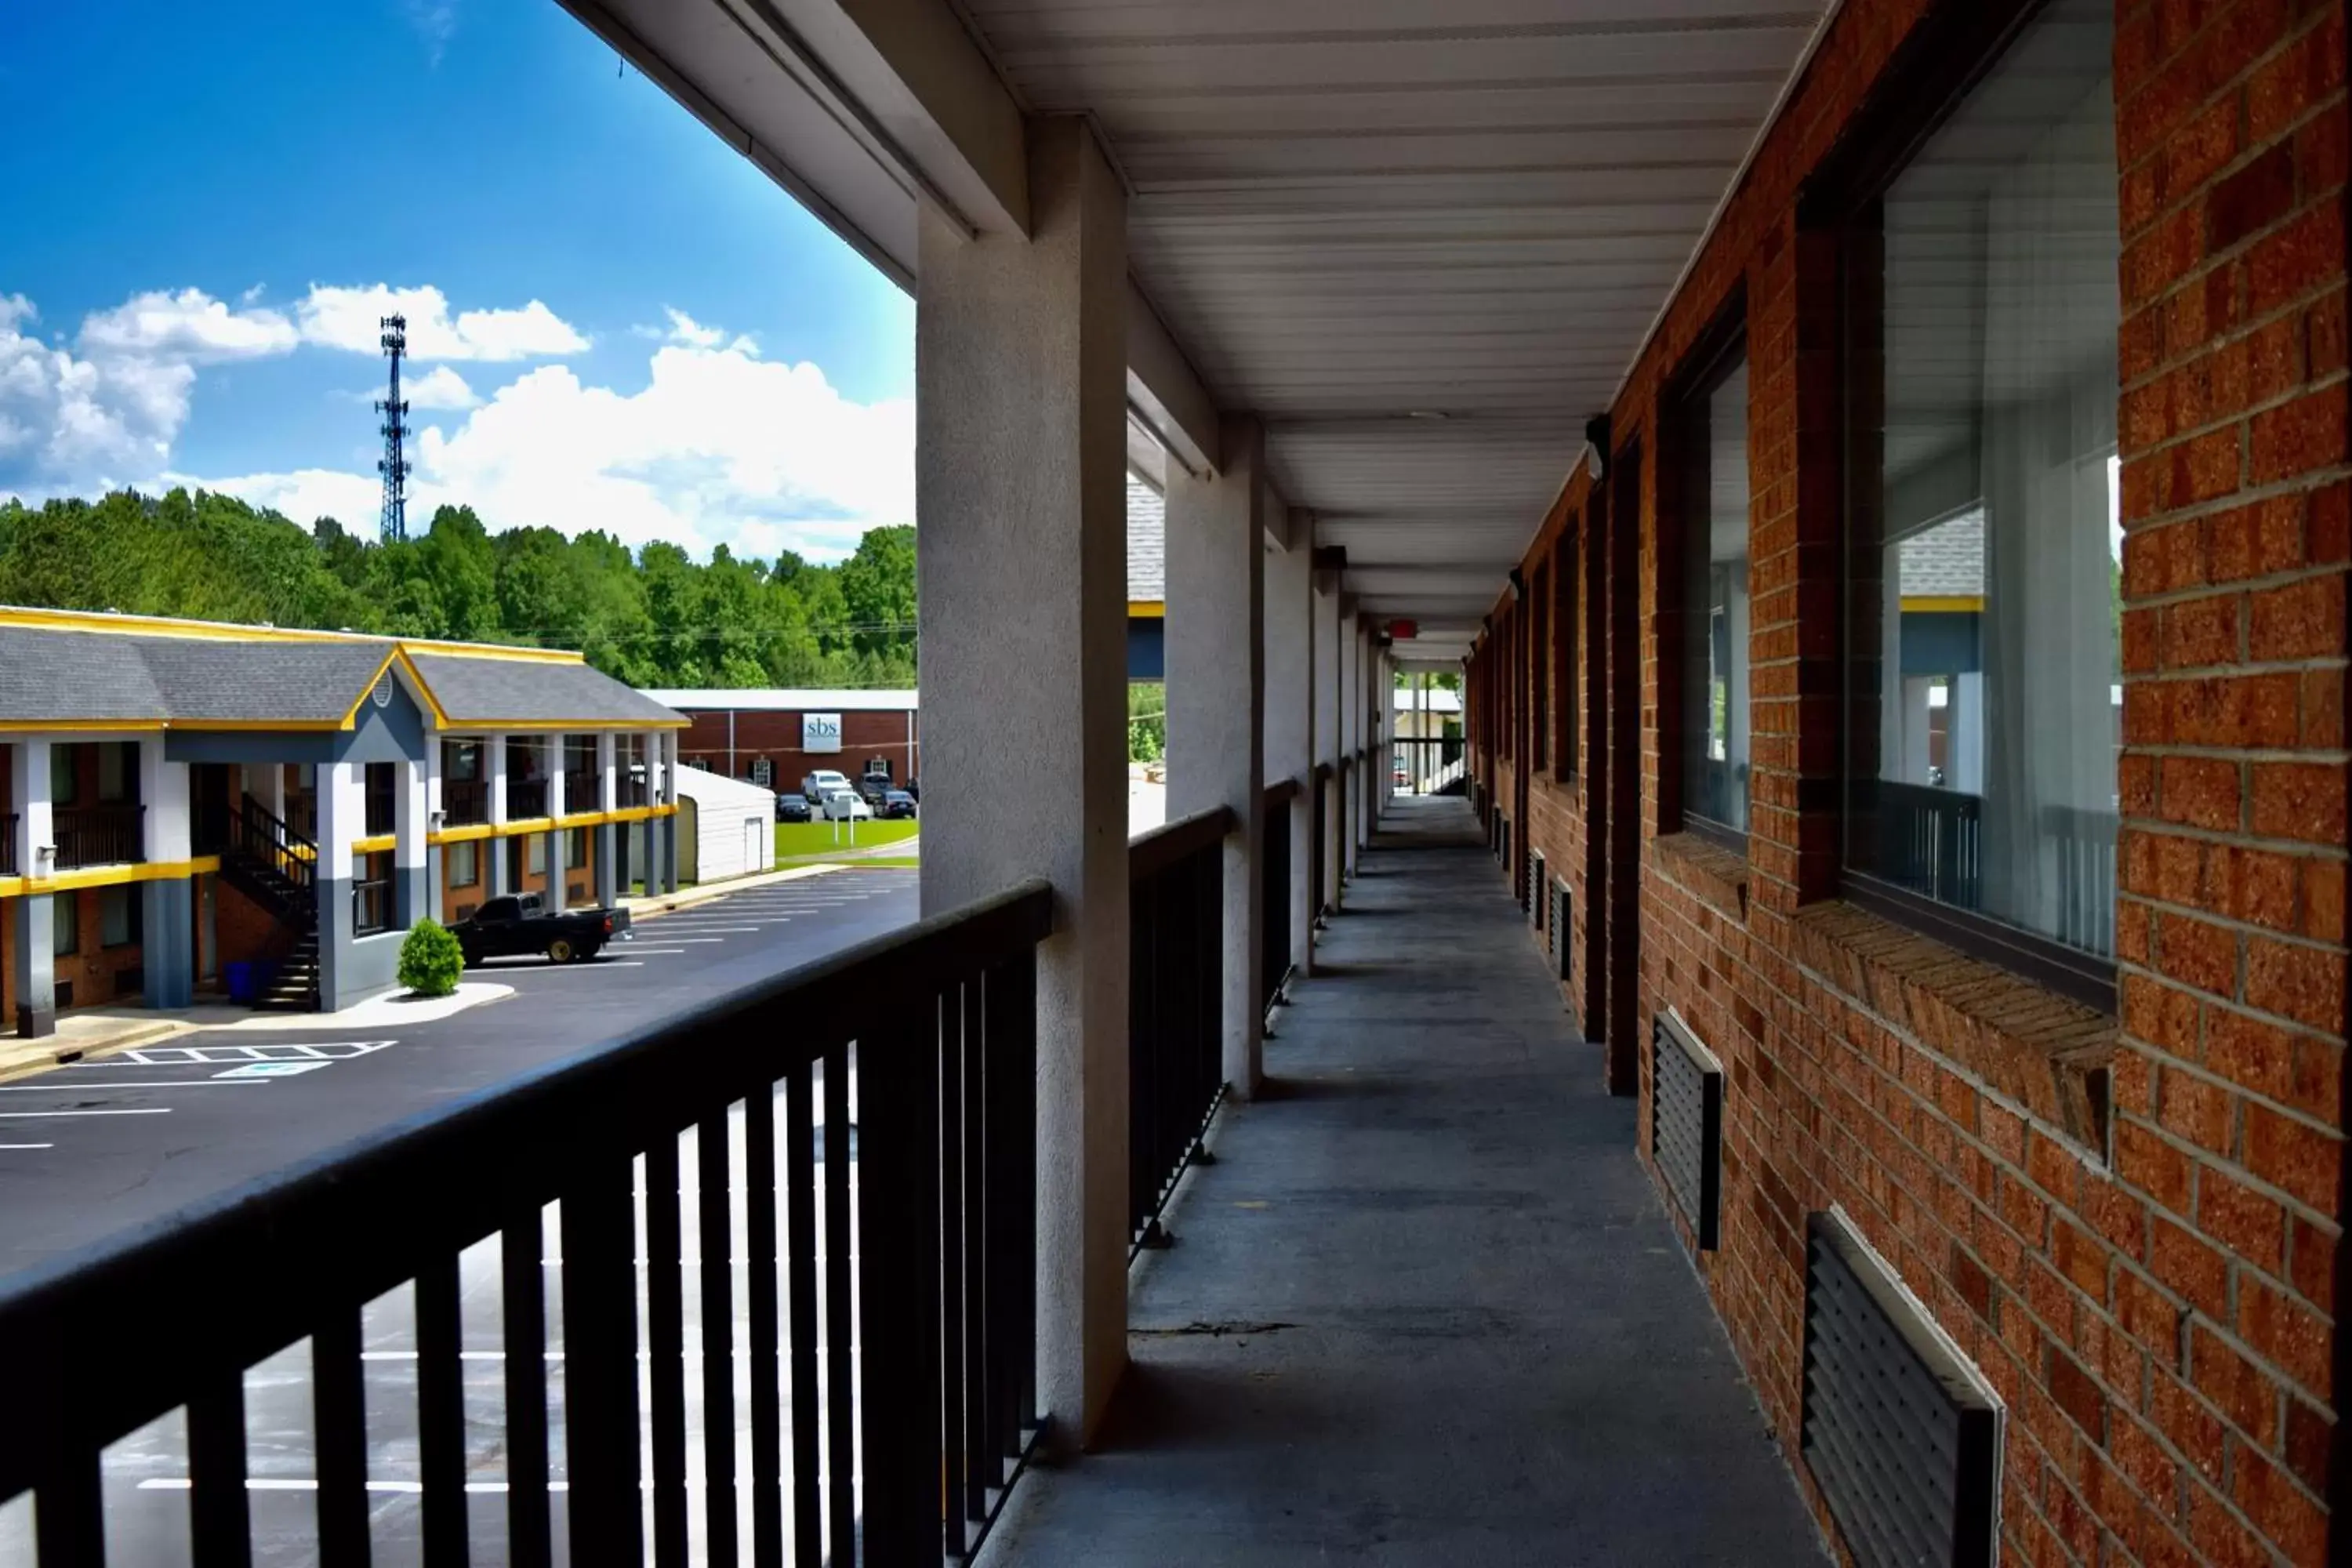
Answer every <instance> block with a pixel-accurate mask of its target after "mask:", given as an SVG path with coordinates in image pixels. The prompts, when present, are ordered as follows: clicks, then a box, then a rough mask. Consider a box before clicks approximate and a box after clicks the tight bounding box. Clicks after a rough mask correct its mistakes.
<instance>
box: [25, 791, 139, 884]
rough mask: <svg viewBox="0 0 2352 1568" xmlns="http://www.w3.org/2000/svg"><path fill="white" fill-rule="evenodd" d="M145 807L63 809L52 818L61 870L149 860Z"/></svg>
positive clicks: (51, 835)
mask: <svg viewBox="0 0 2352 1568" xmlns="http://www.w3.org/2000/svg"><path fill="white" fill-rule="evenodd" d="M146 816H147V808H146V807H145V806H143V805H61V806H59V807H58V808H57V811H56V813H55V814H54V815H53V816H52V817H51V818H50V828H49V833H50V837H53V838H54V839H56V840H57V847H58V870H60V871H70V870H72V869H73V868H75V867H77V866H114V865H121V864H125V863H128V862H131V861H138V860H143V859H145V858H147V857H146V852H145V839H146V834H145V832H144V825H145V821H146Z"/></svg>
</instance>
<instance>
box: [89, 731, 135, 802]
mask: <svg viewBox="0 0 2352 1568" xmlns="http://www.w3.org/2000/svg"><path fill="white" fill-rule="evenodd" d="M138 754H139V749H138V742H129V743H117V742H107V743H105V744H103V745H100V747H99V748H98V798H99V799H100V800H102V801H122V800H128V799H129V798H130V796H131V786H130V780H131V777H132V776H133V775H134V774H135V773H136V771H137V763H134V762H133V761H132V759H133V758H135V757H136V756H137V755H138Z"/></svg>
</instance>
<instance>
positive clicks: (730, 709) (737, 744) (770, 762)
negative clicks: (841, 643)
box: [646, 688, 922, 790]
mask: <svg viewBox="0 0 2352 1568" xmlns="http://www.w3.org/2000/svg"><path fill="white" fill-rule="evenodd" d="M646 695H648V696H650V697H652V698H653V699H654V700H656V701H657V702H661V703H664V704H666V705H667V706H669V707H672V708H675V709H676V710H677V711H679V712H680V713H683V714H685V715H686V716H687V717H688V719H689V720H691V721H692V724H691V726H690V727H689V728H688V730H687V731H686V732H685V733H684V734H683V735H681V736H680V737H679V739H678V755H679V760H680V761H681V762H683V763H685V764H686V765H687V766H688V767H690V768H702V769H705V770H707V771H708V772H710V773H719V774H721V775H722V776H725V777H728V778H739V779H749V780H751V782H752V783H754V784H759V785H761V787H762V788H766V789H776V790H791V789H797V788H798V787H799V786H800V782H801V780H802V779H803V778H804V777H805V776H807V775H808V774H809V773H814V772H815V771H816V770H818V769H820V768H831V769H833V770H834V771H835V772H836V773H847V774H848V775H849V776H850V777H852V778H857V777H859V776H861V775H863V774H865V773H867V772H869V771H870V772H874V773H888V774H889V776H890V778H891V779H892V781H893V782H895V783H898V784H904V783H906V782H907V781H908V779H919V778H921V777H922V766H921V763H922V750H921V748H922V732H921V726H920V724H919V722H918V720H917V715H916V704H915V693H913V692H912V691H846V690H793V689H783V688H761V689H747V690H740V691H738V690H729V689H677V690H663V691H654V692H648V693H647V694H646Z"/></svg>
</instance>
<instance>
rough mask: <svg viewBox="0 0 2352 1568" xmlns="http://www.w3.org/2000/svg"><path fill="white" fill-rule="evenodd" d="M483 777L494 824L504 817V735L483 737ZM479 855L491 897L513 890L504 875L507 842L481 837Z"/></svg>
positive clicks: (505, 809)
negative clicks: (485, 863) (484, 861)
mask: <svg viewBox="0 0 2352 1568" xmlns="http://www.w3.org/2000/svg"><path fill="white" fill-rule="evenodd" d="M482 777H483V778H484V779H486V780H488V784H489V788H488V792H487V793H488V795H489V807H490V809H489V817H490V822H491V825H492V826H498V825H500V824H503V823H504V822H505V821H506V819H507V738H506V737H505V736H504V735H485V736H483V737H482ZM482 857H483V858H484V859H486V860H488V862H489V864H488V866H487V867H485V868H484V871H485V873H486V879H487V886H488V888H489V890H490V896H491V897H492V898H497V897H499V895H500V894H504V893H511V892H513V891H514V879H513V878H511V877H509V876H508V875H507V868H508V864H509V862H508V860H507V841H506V840H505V839H504V838H502V837H499V836H498V835H497V834H495V833H494V834H492V835H491V836H490V837H487V838H485V839H483V840H482Z"/></svg>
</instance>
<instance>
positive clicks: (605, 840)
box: [595, 730, 624, 909]
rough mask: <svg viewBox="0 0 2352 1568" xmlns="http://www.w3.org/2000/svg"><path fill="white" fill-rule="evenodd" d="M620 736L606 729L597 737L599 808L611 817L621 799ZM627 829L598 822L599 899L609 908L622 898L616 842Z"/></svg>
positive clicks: (597, 862)
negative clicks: (615, 848)
mask: <svg viewBox="0 0 2352 1568" xmlns="http://www.w3.org/2000/svg"><path fill="white" fill-rule="evenodd" d="M619 752H620V745H619V737H618V736H616V735H614V733H613V732H612V731H609V730H607V731H602V732H600V733H599V734H598V735H597V737H596V809H597V810H598V811H600V812H603V813H604V814H605V815H606V816H611V815H612V813H613V812H614V811H615V810H616V809H618V807H619V805H620V799H621V783H620V763H619V758H618V753H619ZM623 831H624V829H622V828H621V827H619V826H616V825H615V824H614V823H611V822H604V823H600V824H598V825H597V827H596V834H595V842H596V901H597V903H599V904H601V905H603V906H604V907H605V908H606V909H610V908H612V907H613V905H614V904H616V903H618V902H619V901H620V898H621V889H620V866H619V864H618V858H617V857H616V855H615V853H614V845H615V844H617V843H618V842H619V840H620V837H621V836H622V833H623Z"/></svg>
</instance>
